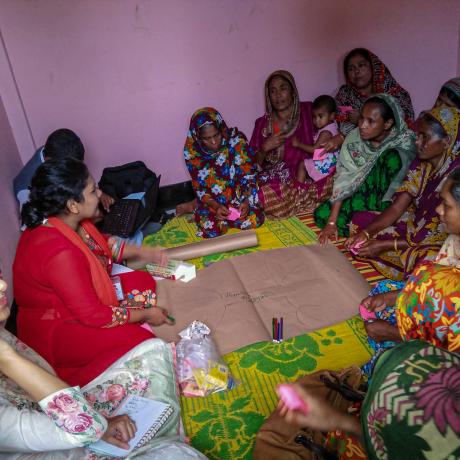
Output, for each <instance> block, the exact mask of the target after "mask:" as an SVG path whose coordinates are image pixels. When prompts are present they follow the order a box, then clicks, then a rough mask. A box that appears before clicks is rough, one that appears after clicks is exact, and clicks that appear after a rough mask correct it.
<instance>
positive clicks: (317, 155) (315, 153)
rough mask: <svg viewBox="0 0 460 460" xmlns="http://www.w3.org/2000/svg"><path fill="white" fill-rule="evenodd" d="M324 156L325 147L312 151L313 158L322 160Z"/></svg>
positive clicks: (325, 155) (325, 154) (325, 153)
mask: <svg viewBox="0 0 460 460" xmlns="http://www.w3.org/2000/svg"><path fill="white" fill-rule="evenodd" d="M326 157H327V152H326V149H315V150H314V151H313V160H324V159H325V158H326Z"/></svg>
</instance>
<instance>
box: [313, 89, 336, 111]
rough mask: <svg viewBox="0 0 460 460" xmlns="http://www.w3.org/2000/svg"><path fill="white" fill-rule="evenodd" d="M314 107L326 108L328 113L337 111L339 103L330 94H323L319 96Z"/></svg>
mask: <svg viewBox="0 0 460 460" xmlns="http://www.w3.org/2000/svg"><path fill="white" fill-rule="evenodd" d="M312 108H313V109H319V108H325V109H326V111H327V112H328V113H337V104H336V103H335V99H334V98H333V97H332V96H329V95H328V94H322V95H321V96H318V97H317V98H316V99H315V100H314V101H313V105H312Z"/></svg>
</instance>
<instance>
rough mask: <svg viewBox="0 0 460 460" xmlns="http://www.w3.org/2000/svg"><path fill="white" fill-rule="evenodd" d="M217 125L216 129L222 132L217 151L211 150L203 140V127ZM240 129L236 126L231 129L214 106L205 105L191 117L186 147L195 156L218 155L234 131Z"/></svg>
mask: <svg viewBox="0 0 460 460" xmlns="http://www.w3.org/2000/svg"><path fill="white" fill-rule="evenodd" d="M208 126H215V127H216V129H217V130H218V131H219V132H220V133H221V134H222V144H221V146H220V149H219V150H218V151H216V152H211V151H210V150H208V149H207V148H206V146H205V145H204V144H203V143H202V142H201V135H200V134H201V133H200V130H201V128H204V127H208ZM235 130H236V131H238V130H237V129H236V128H234V129H233V130H230V129H229V128H228V127H227V125H226V123H225V121H224V119H223V118H222V115H221V114H220V113H219V112H218V111H217V110H216V109H214V108H212V107H203V108H201V109H198V110H197V111H195V113H194V114H193V115H192V118H191V119H190V127H189V131H188V133H187V140H186V142H185V148H187V149H188V150H189V153H190V154H191V156H192V157H194V156H201V155H203V156H207V157H209V156H216V155H217V154H218V153H219V152H220V150H222V149H223V148H225V146H226V145H227V144H228V140H229V139H230V137H232V135H233V131H235Z"/></svg>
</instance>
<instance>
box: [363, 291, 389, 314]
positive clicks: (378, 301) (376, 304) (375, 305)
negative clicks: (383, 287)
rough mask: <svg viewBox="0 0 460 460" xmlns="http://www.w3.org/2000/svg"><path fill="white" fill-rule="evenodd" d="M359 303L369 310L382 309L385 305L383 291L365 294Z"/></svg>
mask: <svg viewBox="0 0 460 460" xmlns="http://www.w3.org/2000/svg"><path fill="white" fill-rule="evenodd" d="M361 305H362V306H363V307H365V308H366V309H367V310H369V311H382V310H384V309H385V308H386V307H387V304H386V299H385V292H381V293H380V294H375V295H373V296H367V297H366V298H365V299H363V300H362V301H361Z"/></svg>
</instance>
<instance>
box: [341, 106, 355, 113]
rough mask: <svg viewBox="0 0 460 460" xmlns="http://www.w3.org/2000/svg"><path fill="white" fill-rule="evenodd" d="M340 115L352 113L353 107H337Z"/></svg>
mask: <svg viewBox="0 0 460 460" xmlns="http://www.w3.org/2000/svg"><path fill="white" fill-rule="evenodd" d="M338 109H339V111H340V112H341V113H345V114H346V113H348V112H353V107H352V106H351V105H339V107H338Z"/></svg>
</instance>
